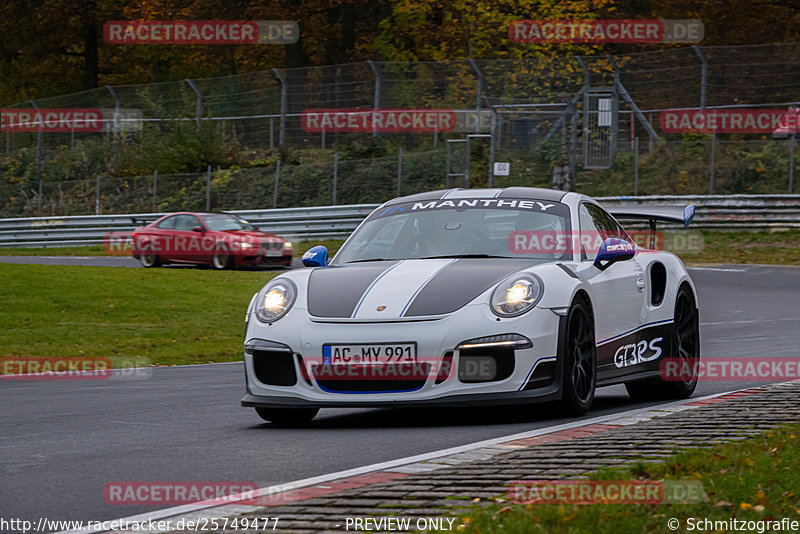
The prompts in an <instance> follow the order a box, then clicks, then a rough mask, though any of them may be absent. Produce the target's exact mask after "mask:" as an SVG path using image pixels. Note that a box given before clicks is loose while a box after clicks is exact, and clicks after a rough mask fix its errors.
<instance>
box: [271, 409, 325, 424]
mask: <svg viewBox="0 0 800 534" xmlns="http://www.w3.org/2000/svg"><path fill="white" fill-rule="evenodd" d="M318 412H319V408H256V413H257V414H258V416H259V417H260V418H261V419H263V420H264V421H267V422H270V423H275V424H279V425H301V424H304V423H308V422H310V421H311V420H312V419H314V417H316V415H317V413H318Z"/></svg>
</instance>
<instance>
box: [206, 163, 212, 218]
mask: <svg viewBox="0 0 800 534" xmlns="http://www.w3.org/2000/svg"><path fill="white" fill-rule="evenodd" d="M206 211H211V165H209V166H208V174H207V175H206Z"/></svg>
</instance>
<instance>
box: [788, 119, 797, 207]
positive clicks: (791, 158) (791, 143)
mask: <svg viewBox="0 0 800 534" xmlns="http://www.w3.org/2000/svg"><path fill="white" fill-rule="evenodd" d="M796 137H797V133H792V135H791V137H790V138H789V194H790V195H791V194H792V189H794V143H795V138H796Z"/></svg>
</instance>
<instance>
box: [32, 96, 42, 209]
mask: <svg viewBox="0 0 800 534" xmlns="http://www.w3.org/2000/svg"><path fill="white" fill-rule="evenodd" d="M28 102H30V103H31V105H32V106H33V109H35V110H36V111H39V106H37V105H36V102H35V101H33V100H28ZM42 126H43V125H42V122H41V119H40V121H39V130H38V132H37V133H36V176H37V177H38V178H39V192H40V193H41V190H42V184H41V181H42V150H43V147H42V145H43V143H44V132H42ZM39 211H40V212H41V208H40V209H39ZM40 216H41V214H40Z"/></svg>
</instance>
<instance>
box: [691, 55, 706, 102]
mask: <svg viewBox="0 0 800 534" xmlns="http://www.w3.org/2000/svg"><path fill="white" fill-rule="evenodd" d="M692 49H693V50H694V53H695V54H697V57H699V58H700V61H701V65H700V108H701V109H706V91H707V87H708V62H707V61H706V57H705V56H704V55H703V53H702V52H701V51H700V48H699V47H697V46H692Z"/></svg>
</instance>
